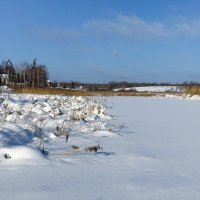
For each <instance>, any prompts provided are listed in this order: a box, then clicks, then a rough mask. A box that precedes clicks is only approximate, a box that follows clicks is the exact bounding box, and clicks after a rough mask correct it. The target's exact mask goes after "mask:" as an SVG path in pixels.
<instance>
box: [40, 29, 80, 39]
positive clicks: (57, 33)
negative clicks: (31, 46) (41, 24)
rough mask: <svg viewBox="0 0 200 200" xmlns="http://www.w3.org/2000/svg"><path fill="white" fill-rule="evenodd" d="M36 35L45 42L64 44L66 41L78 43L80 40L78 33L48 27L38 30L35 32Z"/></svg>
mask: <svg viewBox="0 0 200 200" xmlns="http://www.w3.org/2000/svg"><path fill="white" fill-rule="evenodd" d="M36 33H37V35H38V36H39V37H40V38H42V39H44V40H47V41H51V42H58V43H59V42H64V41H66V40H68V39H73V40H75V41H78V40H79V39H80V32H79V31H77V30H73V29H68V28H60V27H50V28H40V29H38V30H37V31H36Z"/></svg>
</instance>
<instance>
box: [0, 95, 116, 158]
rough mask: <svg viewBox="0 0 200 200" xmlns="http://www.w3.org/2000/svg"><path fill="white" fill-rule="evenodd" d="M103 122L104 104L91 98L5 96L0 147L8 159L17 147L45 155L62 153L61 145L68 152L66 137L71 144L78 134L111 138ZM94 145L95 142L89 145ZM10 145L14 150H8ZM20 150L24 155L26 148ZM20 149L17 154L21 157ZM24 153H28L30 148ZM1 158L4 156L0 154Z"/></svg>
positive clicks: (104, 115)
mask: <svg viewBox="0 0 200 200" xmlns="http://www.w3.org/2000/svg"><path fill="white" fill-rule="evenodd" d="M103 119H104V120H106V119H110V116H108V115H106V114H105V105H104V102H97V101H96V100H94V99H92V98H84V97H65V96H39V95H17V94H9V95H6V94H4V96H2V98H1V106H0V123H1V127H0V147H1V150H2V149H3V151H4V152H5V150H7V152H8V154H9V156H11V158H10V159H12V158H13V152H15V150H16V149H18V148H19V147H17V146H18V145H23V146H24V145H27V146H28V147H27V148H30V147H31V148H34V149H36V150H37V151H44V150H45V151H47V152H50V151H51V152H52V151H54V149H59V148H60V150H62V149H63V146H62V145H64V147H65V150H64V151H71V149H70V148H71V147H70V145H67V144H66V143H67V137H69V138H70V139H69V141H70V140H71V141H70V143H71V142H73V137H75V136H76V135H79V134H80V133H81V134H86V135H87V134H90V135H92V136H109V135H114V133H111V128H110V126H109V124H108V123H107V122H103V121H102V120H103ZM65 137H66V138H65ZM58 141H59V142H60V143H61V145H60V144H58V143H57V142H58ZM62 143H63V144H62ZM72 144H73V143H72ZM77 144H78V145H79V144H80V142H79V143H77ZM94 144H97V142H94V143H91V145H94ZM83 145H87V143H86V144H83ZM13 146H14V150H9V148H12V149H13ZM2 147H3V148H2ZM21 150H22V151H23V154H24V151H25V150H26V148H25V147H23V148H22V149H21ZM21 150H19V151H17V150H16V151H17V152H18V154H21V152H22V151H21ZM27 151H29V152H30V149H27ZM0 154H1V152H0ZM10 154H11V155H10ZM16 154H17V153H16ZM16 154H14V155H15V157H18V158H19V159H20V158H22V157H23V156H22V157H21V156H19V155H16ZM1 156H4V157H5V155H3V154H2V155H1ZM47 156H48V155H47ZM23 158H24V157H23ZM0 160H2V159H1V157H0ZM3 160H5V159H3Z"/></svg>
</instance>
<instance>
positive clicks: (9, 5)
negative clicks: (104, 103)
mask: <svg viewBox="0 0 200 200" xmlns="http://www.w3.org/2000/svg"><path fill="white" fill-rule="evenodd" d="M0 8H1V12H0V27H1V29H0V60H6V59H11V61H12V62H13V63H15V64H20V63H21V62H23V61H27V62H29V63H31V62H32V60H33V59H34V58H37V59H38V63H41V64H45V65H46V66H47V68H48V70H49V74H50V79H51V80H59V81H61V80H63V81H70V80H76V81H84V82H108V81H132V82H135V81H139V82H141V81H145V82H153V81H155V82H166V81H170V82H182V81H191V80H192V81H200V12H199V10H200V1H198V0H163V1H162V0H0Z"/></svg>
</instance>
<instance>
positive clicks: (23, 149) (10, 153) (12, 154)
mask: <svg viewBox="0 0 200 200" xmlns="http://www.w3.org/2000/svg"><path fill="white" fill-rule="evenodd" d="M6 155H7V159H8V160H30V159H31V160H38V159H43V158H44V156H43V154H42V153H41V152H40V151H39V150H37V149H34V148H31V147H28V146H15V147H7V148H0V160H4V159H6V158H5V157H6Z"/></svg>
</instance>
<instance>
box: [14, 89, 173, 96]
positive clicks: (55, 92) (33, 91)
mask: <svg viewBox="0 0 200 200" xmlns="http://www.w3.org/2000/svg"><path fill="white" fill-rule="evenodd" d="M14 91H15V92H16V93H20V94H40V95H65V96H138V97H139V96H142V97H152V96H157V95H159V94H169V93H170V94H175V93H173V92H164V93H163V92H162V93H156V92H155V93H154V92H135V91H134V92H133V91H117V92H115V91H81V90H66V89H60V88H29V87H26V88H15V89H14Z"/></svg>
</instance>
